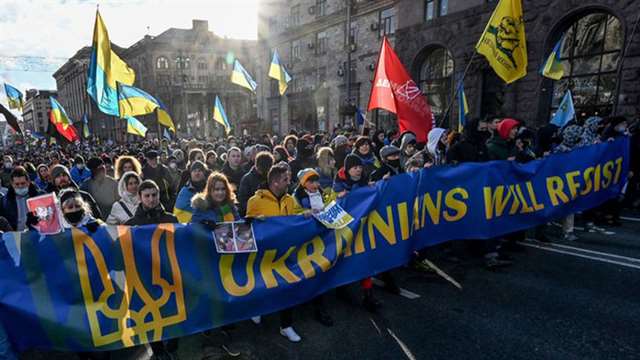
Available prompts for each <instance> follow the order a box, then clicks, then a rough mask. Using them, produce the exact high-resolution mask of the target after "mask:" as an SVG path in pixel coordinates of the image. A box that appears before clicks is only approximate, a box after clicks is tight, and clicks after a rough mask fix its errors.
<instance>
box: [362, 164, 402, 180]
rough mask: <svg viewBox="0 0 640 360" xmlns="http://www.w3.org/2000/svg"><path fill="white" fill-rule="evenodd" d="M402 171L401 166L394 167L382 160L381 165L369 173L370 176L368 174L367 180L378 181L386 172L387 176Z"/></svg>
mask: <svg viewBox="0 0 640 360" xmlns="http://www.w3.org/2000/svg"><path fill="white" fill-rule="evenodd" d="M402 172H403V171H402V169H401V168H397V169H396V168H394V167H392V166H391V165H389V164H388V163H385V162H383V163H382V166H380V168H379V169H376V171H374V172H373V173H371V176H369V181H380V180H382V178H384V177H385V176H386V175H387V174H388V175H389V176H396V175H398V174H401V173H402Z"/></svg>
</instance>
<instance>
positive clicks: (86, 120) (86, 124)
mask: <svg viewBox="0 0 640 360" xmlns="http://www.w3.org/2000/svg"><path fill="white" fill-rule="evenodd" d="M82 136H84V138H85V139H88V138H89V136H91V132H90V131H89V116H87V114H86V113H85V114H84V116H83V117H82Z"/></svg>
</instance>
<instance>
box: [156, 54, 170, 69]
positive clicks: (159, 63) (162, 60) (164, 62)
mask: <svg viewBox="0 0 640 360" xmlns="http://www.w3.org/2000/svg"><path fill="white" fill-rule="evenodd" d="M156 68H158V69H168V68H169V59H167V58H166V57H164V56H160V57H159V58H158V60H156Z"/></svg>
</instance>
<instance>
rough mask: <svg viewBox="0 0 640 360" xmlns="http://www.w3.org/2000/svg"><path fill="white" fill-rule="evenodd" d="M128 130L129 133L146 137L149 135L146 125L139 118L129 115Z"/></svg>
mask: <svg viewBox="0 0 640 360" xmlns="http://www.w3.org/2000/svg"><path fill="white" fill-rule="evenodd" d="M127 132H128V133H129V134H133V135H138V136H141V137H145V136H146V135H147V127H146V126H144V124H143V123H141V122H140V121H139V120H138V119H136V118H134V117H132V116H128V117H127Z"/></svg>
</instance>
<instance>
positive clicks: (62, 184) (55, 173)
mask: <svg viewBox="0 0 640 360" xmlns="http://www.w3.org/2000/svg"><path fill="white" fill-rule="evenodd" d="M69 187H72V188H74V189H76V190H78V192H79V193H80V195H81V196H82V199H83V200H84V201H85V202H86V203H87V204H89V207H90V208H91V214H92V215H93V217H94V218H96V219H101V218H102V213H101V212H100V208H99V207H98V204H97V203H96V201H95V200H94V199H93V196H91V194H89V193H88V192H86V191H82V190H80V189H79V188H78V185H77V184H76V183H75V182H73V180H71V174H69V169H67V167H66V166H64V165H56V166H54V167H53V168H52V169H51V184H49V187H47V191H46V192H48V193H50V192H54V193H56V194H58V193H59V192H60V191H61V190H63V189H66V188H69Z"/></svg>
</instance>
